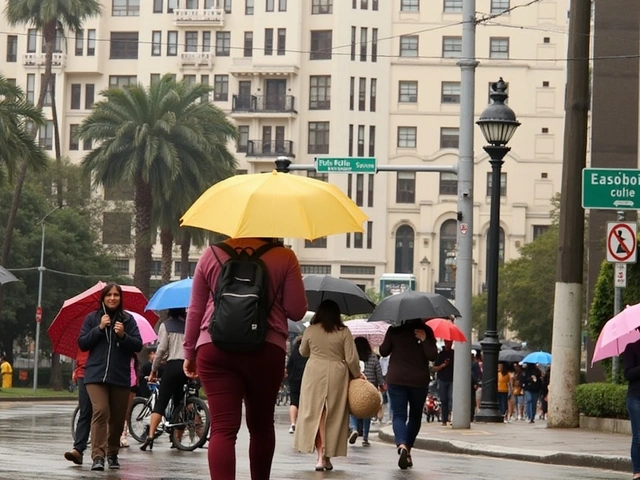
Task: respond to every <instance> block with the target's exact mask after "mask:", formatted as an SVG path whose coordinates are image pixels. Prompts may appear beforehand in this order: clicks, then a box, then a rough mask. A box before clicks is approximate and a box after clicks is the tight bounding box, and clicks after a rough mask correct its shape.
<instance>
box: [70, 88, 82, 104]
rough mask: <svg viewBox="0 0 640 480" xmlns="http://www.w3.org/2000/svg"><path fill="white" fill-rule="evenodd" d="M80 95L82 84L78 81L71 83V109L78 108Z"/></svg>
mask: <svg viewBox="0 0 640 480" xmlns="http://www.w3.org/2000/svg"><path fill="white" fill-rule="evenodd" d="M81 96H82V85H80V84H79V83H72V84H71V110H80V102H81V98H80V97H81Z"/></svg>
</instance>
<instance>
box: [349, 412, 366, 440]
mask: <svg viewBox="0 0 640 480" xmlns="http://www.w3.org/2000/svg"><path fill="white" fill-rule="evenodd" d="M349 429H350V430H358V419H357V418H356V417H354V416H353V415H349ZM369 430H371V419H370V418H365V419H363V420H362V438H363V439H364V440H369Z"/></svg>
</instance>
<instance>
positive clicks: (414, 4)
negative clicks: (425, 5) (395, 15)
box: [400, 0, 420, 12]
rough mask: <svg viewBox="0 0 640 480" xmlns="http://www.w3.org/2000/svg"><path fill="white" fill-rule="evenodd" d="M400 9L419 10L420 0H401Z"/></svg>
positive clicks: (406, 10) (407, 10) (405, 10)
mask: <svg viewBox="0 0 640 480" xmlns="http://www.w3.org/2000/svg"><path fill="white" fill-rule="evenodd" d="M400 11H401V12H419V11H420V0H401V1H400Z"/></svg>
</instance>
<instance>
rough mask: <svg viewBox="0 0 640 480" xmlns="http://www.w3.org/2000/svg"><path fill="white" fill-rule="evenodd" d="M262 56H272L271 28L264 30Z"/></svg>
mask: <svg viewBox="0 0 640 480" xmlns="http://www.w3.org/2000/svg"><path fill="white" fill-rule="evenodd" d="M264 54H265V55H273V28H265V29H264Z"/></svg>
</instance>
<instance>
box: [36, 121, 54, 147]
mask: <svg viewBox="0 0 640 480" xmlns="http://www.w3.org/2000/svg"><path fill="white" fill-rule="evenodd" d="M39 143H40V146H41V147H43V148H44V149H45V150H53V122H52V121H51V120H47V121H46V122H45V124H44V125H42V126H41V127H40V138H39Z"/></svg>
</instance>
